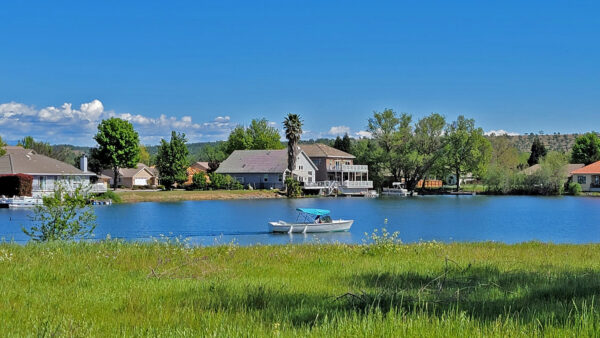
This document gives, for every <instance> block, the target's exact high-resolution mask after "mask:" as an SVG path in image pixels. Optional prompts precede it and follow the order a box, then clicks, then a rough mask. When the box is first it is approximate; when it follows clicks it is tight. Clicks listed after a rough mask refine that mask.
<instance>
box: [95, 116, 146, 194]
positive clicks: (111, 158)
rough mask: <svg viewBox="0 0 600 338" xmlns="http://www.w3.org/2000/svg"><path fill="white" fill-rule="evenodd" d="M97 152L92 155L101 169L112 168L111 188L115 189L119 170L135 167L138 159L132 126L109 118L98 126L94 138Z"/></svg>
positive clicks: (137, 138)
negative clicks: (98, 162)
mask: <svg viewBox="0 0 600 338" xmlns="http://www.w3.org/2000/svg"><path fill="white" fill-rule="evenodd" d="M94 140H96V142H97V143H98V150H97V151H96V152H95V153H94V154H93V155H94V156H95V160H97V161H100V163H101V166H102V167H107V168H112V170H113V183H114V184H113V188H114V189H115V190H116V189H117V181H118V180H117V178H118V176H119V168H130V167H135V166H136V165H137V163H138V160H139V158H140V148H139V143H140V141H139V136H138V133H137V132H136V131H135V130H134V129H133V125H132V124H131V123H130V122H128V121H125V120H122V119H119V118H116V117H111V118H109V119H106V120H103V121H102V122H100V124H99V125H98V133H97V134H96V136H94Z"/></svg>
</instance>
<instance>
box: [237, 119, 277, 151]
mask: <svg viewBox="0 0 600 338" xmlns="http://www.w3.org/2000/svg"><path fill="white" fill-rule="evenodd" d="M280 139H281V136H280V135H279V131H278V130H277V128H275V127H272V126H270V125H269V123H268V121H267V120H266V119H254V120H252V122H251V123H250V125H249V126H248V127H247V128H244V127H243V126H237V127H236V128H235V129H234V130H233V131H232V132H231V133H230V134H229V137H228V139H227V146H226V150H227V153H228V154H231V153H232V152H233V151H234V150H247V149H256V150H259V149H282V148H283V145H282V144H281V140H280Z"/></svg>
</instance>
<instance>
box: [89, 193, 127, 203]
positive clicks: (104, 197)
mask: <svg viewBox="0 0 600 338" xmlns="http://www.w3.org/2000/svg"><path fill="white" fill-rule="evenodd" d="M95 198H96V199H98V200H111V201H113V203H116V204H119V203H122V202H123V200H122V199H121V196H120V195H119V194H117V193H116V192H114V191H112V190H108V191H107V192H105V193H102V194H98V195H96V197H95Z"/></svg>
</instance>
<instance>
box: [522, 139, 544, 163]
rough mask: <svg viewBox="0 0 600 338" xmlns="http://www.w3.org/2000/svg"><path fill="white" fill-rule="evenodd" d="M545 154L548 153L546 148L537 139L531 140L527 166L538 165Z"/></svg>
mask: <svg viewBox="0 0 600 338" xmlns="http://www.w3.org/2000/svg"><path fill="white" fill-rule="evenodd" d="M547 153H548V151H547V150H546V146H545V145H544V143H542V141H540V139H539V137H536V138H535V140H533V143H532V144H531V155H530V156H529V159H528V160H527V164H529V166H532V165H534V164H538V163H539V162H540V159H541V158H542V157H544V156H546V154H547Z"/></svg>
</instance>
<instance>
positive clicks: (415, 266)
mask: <svg viewBox="0 0 600 338" xmlns="http://www.w3.org/2000/svg"><path fill="white" fill-rule="evenodd" d="M599 294H600V245H578V246H575V245H549V244H540V243H526V244H519V245H504V244H494V243H474V244H449V245H442V244H439V243H420V244H412V245H395V244H391V243H390V242H389V241H380V242H379V243H378V244H374V245H369V246H361V245H353V246H349V245H342V244H338V245H323V244H313V245H285V246H253V247H238V246H236V245H234V244H230V245H223V246H218V247H206V248H187V247H186V246H185V245H182V244H181V243H180V244H177V243H171V244H166V243H163V242H157V243H148V244H140V243H133V244H126V243H123V242H119V241H105V242H100V243H79V244H65V243H55V244H41V245H40V244H29V245H26V246H20V245H16V244H1V245H0V330H1V334H2V336H26V335H35V336H89V335H92V336H116V335H118V336H226V337H231V336H318V337H323V336H344V337H354V336H376V337H381V336H409V337H414V336H434V337H447V336H532V335H538V336H541V335H544V336H597V335H598V332H599V330H600V313H599V311H598V305H597V304H596V303H597V302H598V300H597V296H598V295H599Z"/></svg>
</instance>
